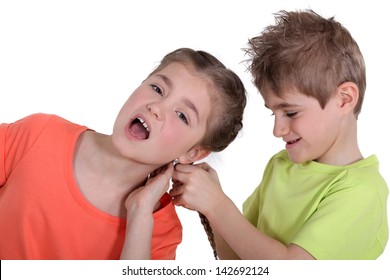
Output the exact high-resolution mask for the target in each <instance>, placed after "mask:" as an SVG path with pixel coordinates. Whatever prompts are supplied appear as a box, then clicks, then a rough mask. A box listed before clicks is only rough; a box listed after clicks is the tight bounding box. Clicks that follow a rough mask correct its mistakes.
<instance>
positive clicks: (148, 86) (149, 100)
mask: <svg viewBox="0 0 390 280" xmlns="http://www.w3.org/2000/svg"><path fill="white" fill-rule="evenodd" d="M211 106H212V104H211V98H210V90H209V86H208V84H207V82H206V81H205V80H204V79H202V78H200V77H197V76H194V75H193V74H191V73H190V72H189V71H188V69H187V68H186V67H185V66H184V65H182V64H180V63H172V64H169V65H168V66H166V67H165V68H163V69H162V70H161V71H159V72H157V73H155V74H153V75H152V76H150V77H149V78H148V79H146V80H145V81H144V82H143V83H142V84H141V85H140V86H139V87H138V88H137V89H136V90H135V91H134V92H133V94H132V95H131V96H130V97H129V99H128V100H127V101H126V103H125V104H124V105H123V107H122V109H121V110H120V112H119V114H118V116H117V119H116V121H115V124H114V129H113V135H112V139H113V143H114V145H115V147H116V148H117V150H118V151H119V152H120V153H121V154H122V155H124V156H125V157H128V158H131V159H133V160H135V161H139V162H142V163H145V164H157V165H160V164H165V163H167V162H170V161H172V160H173V159H176V158H180V157H184V158H188V159H189V162H191V161H195V160H196V159H195V160H191V157H192V156H195V157H196V156H197V155H199V154H198V153H200V150H199V149H197V148H199V147H198V146H196V145H197V144H199V143H200V142H201V140H202V139H203V137H204V135H205V133H206V130H207V123H208V120H209V117H210V115H211Z"/></svg>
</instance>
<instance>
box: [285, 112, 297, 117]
mask: <svg viewBox="0 0 390 280" xmlns="http://www.w3.org/2000/svg"><path fill="white" fill-rule="evenodd" d="M297 114H298V112H286V116H287V117H289V118H293V117H295V116H296V115H297Z"/></svg>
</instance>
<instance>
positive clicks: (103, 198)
mask: <svg viewBox="0 0 390 280" xmlns="http://www.w3.org/2000/svg"><path fill="white" fill-rule="evenodd" d="M157 167H158V166H151V165H144V164H142V163H139V162H134V161H132V160H130V159H127V158H123V157H121V156H120V155H119V153H117V152H116V150H115V149H114V148H113V146H112V144H111V137H110V136H108V135H104V134H99V133H96V132H93V131H86V132H84V133H83V134H82V135H81V136H80V138H79V140H78V142H77V146H76V149H75V155H74V174H75V179H76V182H77V184H78V186H79V188H80V191H81V192H82V194H83V195H84V196H85V198H86V199H87V200H88V201H89V202H90V203H91V204H93V205H94V206H95V207H97V208H98V209H100V210H102V211H104V212H107V213H109V214H111V215H114V216H121V217H122V216H123V215H124V214H125V209H124V201H125V199H126V198H127V196H128V195H129V194H130V193H131V192H132V191H133V190H134V189H136V188H138V187H140V186H142V185H143V184H144V182H145V180H146V178H147V176H148V175H149V174H150V173H151V172H152V171H153V170H154V169H156V168H157Z"/></svg>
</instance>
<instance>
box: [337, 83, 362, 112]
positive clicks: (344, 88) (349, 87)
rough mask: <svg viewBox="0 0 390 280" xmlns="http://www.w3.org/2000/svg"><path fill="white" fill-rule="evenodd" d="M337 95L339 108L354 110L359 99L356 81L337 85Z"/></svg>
mask: <svg viewBox="0 0 390 280" xmlns="http://www.w3.org/2000/svg"><path fill="white" fill-rule="evenodd" d="M337 96H338V98H339V100H338V106H339V108H340V109H343V110H345V111H346V112H349V111H352V112H353V110H354V109H355V106H356V103H357V102H358V99H359V89H358V87H357V85H356V84H355V83H352V82H345V83H342V84H341V85H339V86H338V87H337Z"/></svg>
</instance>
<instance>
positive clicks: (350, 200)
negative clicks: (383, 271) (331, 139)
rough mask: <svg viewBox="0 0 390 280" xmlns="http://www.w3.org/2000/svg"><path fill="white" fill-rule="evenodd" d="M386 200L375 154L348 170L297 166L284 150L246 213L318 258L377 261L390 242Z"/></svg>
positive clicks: (271, 164)
mask: <svg viewBox="0 0 390 280" xmlns="http://www.w3.org/2000/svg"><path fill="white" fill-rule="evenodd" d="M387 197H388V188H387V185H386V182H385V181H384V179H383V178H382V176H381V175H380V173H379V163H378V159H377V157H376V156H375V155H373V156H370V157H368V158H366V159H363V160H361V161H358V162H356V163H353V164H351V165H347V166H332V165H326V164H321V163H318V162H313V161H312V162H308V163H304V164H294V163H293V162H291V161H290V159H289V157H288V153H287V151H286V150H283V151H281V152H279V153H278V154H276V155H275V156H274V157H272V159H271V160H270V161H269V163H268V165H267V167H266V169H265V171H264V175H263V179H262V181H261V183H260V185H259V186H258V187H257V188H256V189H255V191H254V192H253V193H252V194H251V195H250V196H249V197H248V199H247V200H246V201H245V202H244V205H243V213H244V215H245V216H246V218H247V219H248V220H249V221H250V222H251V223H252V224H253V225H254V226H256V227H257V228H258V229H259V230H260V231H261V232H263V233H265V234H267V235H268V236H270V237H272V238H274V239H277V240H279V241H280V242H282V243H284V244H286V245H287V244H291V243H294V244H297V245H299V246H300V247H302V248H304V249H305V250H306V251H308V252H309V253H310V254H312V255H313V256H314V257H315V258H316V259H349V260H352V259H376V258H377V257H378V256H380V255H381V254H382V252H383V251H384V248H385V246H386V243H387V240H388V222H387V206H386V204H387Z"/></svg>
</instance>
